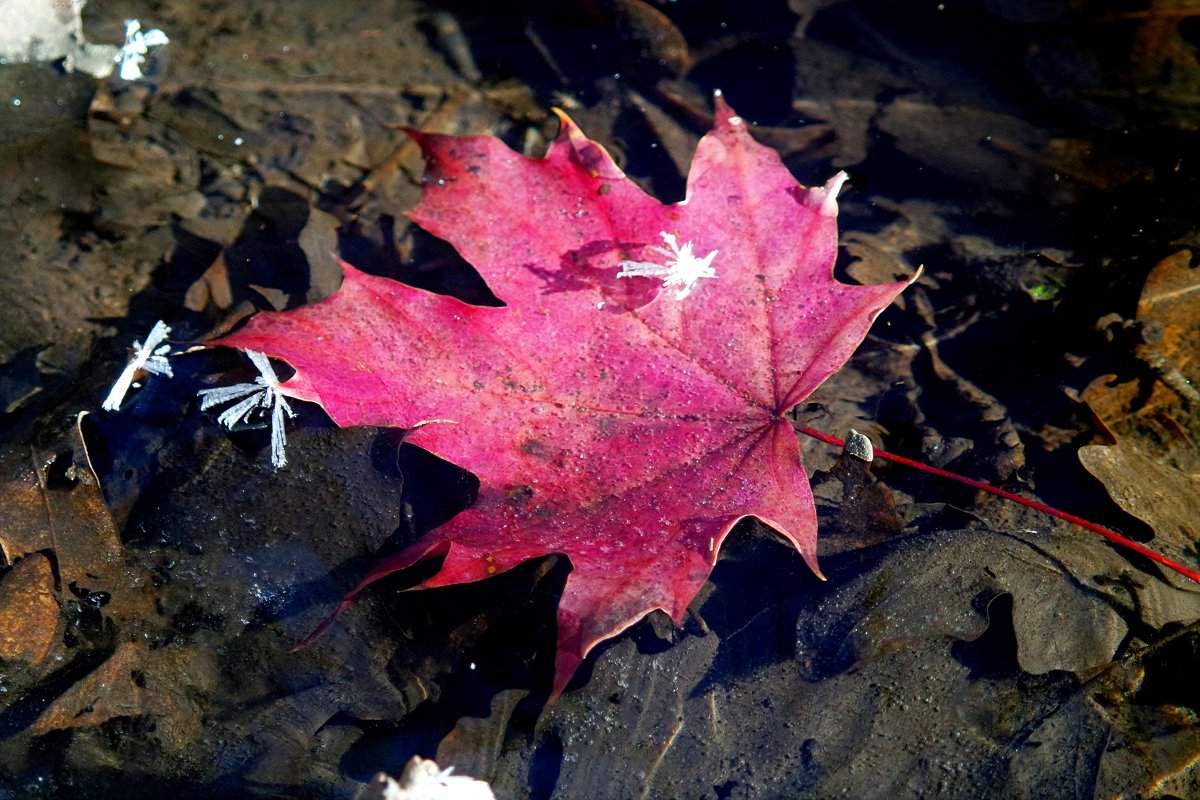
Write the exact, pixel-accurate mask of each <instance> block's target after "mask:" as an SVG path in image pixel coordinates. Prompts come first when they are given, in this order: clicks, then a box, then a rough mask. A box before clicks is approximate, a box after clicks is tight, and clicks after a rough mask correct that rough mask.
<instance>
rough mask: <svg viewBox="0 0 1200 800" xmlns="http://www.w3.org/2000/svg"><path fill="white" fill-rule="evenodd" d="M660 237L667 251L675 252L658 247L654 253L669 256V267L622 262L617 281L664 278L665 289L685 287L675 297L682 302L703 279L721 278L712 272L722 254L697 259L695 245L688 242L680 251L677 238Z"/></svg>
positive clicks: (649, 263)
mask: <svg viewBox="0 0 1200 800" xmlns="http://www.w3.org/2000/svg"><path fill="white" fill-rule="evenodd" d="M659 236H662V238H663V241H664V242H666V243H667V247H669V248H671V249H670V250H668V249H667V247H657V246H654V247H651V248H650V249H651V250H654V251H656V252H658V253H661V254H663V255H664V256H666V257H667V263H666V264H656V263H654V262H653V261H622V262H621V263H620V264H618V265H617V266H619V267H620V268H621V271H620V272H618V273H617V277H618V278H662V279H663V286H681V287H682V288H680V289H679V291H677V292H676V293H675V299H676V300H682V299H684V298H685V297H687V296H688V295H689V294H691V293H692V287H693V286H695V285H696V281H698V280H700V279H701V278H715V277H717V272H716V270H714V269H713V268H712V260H713V257H714V256H716V254H717V252H718V251H716V250H713V251H712V252H711V253H709V254H708V255H706V256H705V257H704V258H696V255H695V254H694V253H693V252H692V243H691V242H684V244H683V247H680V246H679V242H678V241H677V240H676V239H675V234H673V233H665V232H664V233H660V234H659Z"/></svg>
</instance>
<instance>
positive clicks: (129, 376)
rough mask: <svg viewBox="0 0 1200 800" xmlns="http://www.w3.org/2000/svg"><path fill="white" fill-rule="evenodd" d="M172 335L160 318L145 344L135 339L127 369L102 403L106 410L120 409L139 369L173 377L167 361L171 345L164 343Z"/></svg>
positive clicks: (122, 372)
mask: <svg viewBox="0 0 1200 800" xmlns="http://www.w3.org/2000/svg"><path fill="white" fill-rule="evenodd" d="M170 335H171V329H170V328H169V327H168V326H167V325H166V324H165V323H164V322H163V321H162V320H161V319H160V320H159V321H158V322H156V323H154V327H153V328H151V329H150V334H149V335H148V336H147V337H146V343H145V344H142V343H141V342H139V341H136V340H135V341H134V343H133V355H131V356H130V357H129V362H128V363H127V364H126V365H125V369H124V370H122V371H121V376H120V377H119V378H117V382H116V383H114V384H113V387H112V390H111V391H110V392H109V393H108V397H106V398H104V402H103V403H102V404H101V405H100V407H101V408H103V409H104V410H105V411H116V410H118V409H119V408H120V407H121V401H122V400H124V399H125V394H126V393H127V392H128V391H129V387H130V386H133V385H134V383H133V379H134V377H135V376H136V375H137V373H138V371H139V370H144V371H146V372H150V373H153V374H155V375H165V376H166V377H168V378H170V377H172V374H171V364H170V362H168V361H167V354H168V353H170V352H171V345H169V344H163V342H165V341H166V339H167V337H168V336H170Z"/></svg>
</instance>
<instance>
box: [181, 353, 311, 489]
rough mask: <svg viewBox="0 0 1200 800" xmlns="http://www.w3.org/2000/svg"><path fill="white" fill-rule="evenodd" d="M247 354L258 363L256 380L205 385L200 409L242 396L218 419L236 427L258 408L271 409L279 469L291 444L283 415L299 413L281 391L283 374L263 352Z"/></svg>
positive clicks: (274, 458) (274, 456)
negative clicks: (225, 384)
mask: <svg viewBox="0 0 1200 800" xmlns="http://www.w3.org/2000/svg"><path fill="white" fill-rule="evenodd" d="M246 355H248V356H250V360H251V361H253V362H254V366H256V367H258V371H259V376H258V377H257V378H255V379H254V383H235V384H234V385H233V386H217V387H215V388H212V389H201V390H200V392H199V394H200V396H201V397H202V398H203V399H202V400H201V401H200V409H201V410H202V411H203V410H205V409H207V408H209V407H210V406H215V405H218V404H219V403H224V402H227V401H229V400H239V398H240V400H239V402H237V403H235V404H234V405H232V406H230V407H229V408H227V409H225V410H224V411H222V412H221V416H219V417H217V422H219V423H221V424H222V425H224V426H225V427H226V428H229V429H231V430H232V428H233V426H234V425H236V424H238V423H239V422H244V421H246V419H247V418H248V417H249V416H250V413H251V412H252V411H254V410H255V409H256V408H268V407H269V408H270V409H271V463H272V464H273V465H275V468H276V469H279V468H280V467H282V466H284V465H285V464H287V457H286V456H285V455H284V452H283V449H284V447H285V446H286V445H287V433H286V432H285V431H284V428H283V415H284V413H285V412H286V413H287V415H288V416H289V417H294V416H296V412H294V411H292V407H291V406H289V405H288V402H287V400H285V399H284V397H283V393H282V392H280V391H279V378H277V377H276V376H275V370H274V369H272V368H271V362H270V361H269V360H267V357H266V356H265V355H263V354H262V353H259V352H257V351H254V350H247V351H246Z"/></svg>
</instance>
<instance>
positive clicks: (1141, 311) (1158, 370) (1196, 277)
mask: <svg viewBox="0 0 1200 800" xmlns="http://www.w3.org/2000/svg"><path fill="white" fill-rule="evenodd" d="M1198 288H1200V272H1198V271H1197V270H1196V269H1195V268H1194V267H1193V266H1192V257H1191V254H1190V253H1188V252H1186V251H1184V252H1179V253H1175V254H1174V255H1171V256H1168V257H1167V258H1165V259H1163V261H1161V262H1160V263H1159V264H1158V265H1157V266H1155V267H1154V269H1153V270H1151V272H1150V274H1149V276H1147V278H1146V283H1145V285H1144V287H1143V289H1142V296H1141V299H1140V301H1139V303H1138V324H1139V325H1140V326H1141V335H1142V338H1143V340H1144V341H1143V343H1142V344H1140V345H1138V348H1137V354H1138V355H1139V356H1140V357H1141V359H1142V361H1143V362H1144V363H1145V365H1146V367H1147V368H1148V369H1147V375H1146V376H1144V377H1143V378H1142V379H1140V380H1139V379H1132V380H1125V381H1121V380H1119V379H1118V378H1117V377H1116V376H1113V375H1105V376H1102V377H1100V378H1097V379H1096V380H1094V381H1093V382H1092V383H1091V385H1089V386H1088V387H1087V388H1086V389H1085V390H1084V391H1083V392H1082V393H1081V394H1080V399H1081V400H1082V401H1083V402H1084V403H1086V404H1087V405H1088V407H1089V408H1090V409H1091V410H1092V413H1093V414H1095V416H1096V418H1097V419H1098V421H1099V422H1100V423H1101V424H1102V426H1103V432H1104V433H1105V434H1106V435H1107V436H1108V437H1111V438H1112V440H1113V444H1111V445H1108V446H1105V445H1090V446H1087V447H1082V448H1080V450H1079V460H1080V461H1081V462H1082V463H1083V465H1084V467H1086V468H1087V470H1088V471H1089V472H1091V473H1092V474H1093V475H1095V476H1096V477H1097V478H1098V479H1099V480H1100V481H1101V482H1102V483H1104V485H1105V488H1107V489H1108V492H1109V494H1110V495H1111V496H1112V498H1113V500H1114V501H1115V502H1116V503H1117V504H1118V505H1119V506H1121V508H1123V509H1124V510H1125V511H1127V512H1129V513H1130V514H1132V515H1134V516H1135V517H1138V518H1139V519H1141V520H1143V521H1145V522H1146V523H1147V524H1148V525H1150V527H1151V528H1152V529H1153V530H1154V534H1155V539H1154V542H1155V544H1154V546H1155V547H1156V548H1157V549H1158V550H1159V551H1161V552H1163V553H1164V554H1165V555H1168V556H1169V557H1171V558H1174V559H1176V560H1178V561H1180V562H1181V563H1183V564H1185V565H1195V564H1196V563H1197V561H1198V542H1200V526H1198V525H1197V523H1196V508H1198V507H1200V456H1198V455H1197V450H1196V443H1197V442H1200V418H1198V417H1197V414H1196V411H1197V408H1196V403H1195V402H1194V400H1193V399H1192V397H1191V395H1192V394H1193V393H1194V392H1195V389H1194V388H1193V387H1192V381H1191V377H1190V376H1191V375H1193V374H1195V372H1196V366H1197V364H1200V329H1198V328H1197V327H1196V323H1195V321H1196V319H1200V291H1197V289H1198ZM1168 580H1170V581H1171V582H1172V584H1173V585H1176V586H1178V587H1179V588H1181V589H1185V590H1191V589H1194V588H1195V585H1194V584H1193V583H1192V582H1190V581H1187V580H1186V579H1183V578H1180V577H1177V576H1168Z"/></svg>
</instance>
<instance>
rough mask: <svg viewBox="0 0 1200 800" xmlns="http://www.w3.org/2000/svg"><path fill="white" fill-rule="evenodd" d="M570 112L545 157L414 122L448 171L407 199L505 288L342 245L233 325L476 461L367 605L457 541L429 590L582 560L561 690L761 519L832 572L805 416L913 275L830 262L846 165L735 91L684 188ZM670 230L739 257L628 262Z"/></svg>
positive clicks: (299, 390)
mask: <svg viewBox="0 0 1200 800" xmlns="http://www.w3.org/2000/svg"><path fill="white" fill-rule="evenodd" d="M561 119H562V120H563V124H562V129H561V130H560V133H559V135H558V136H557V137H556V139H555V140H554V142H553V143H552V144H551V146H550V148H549V149H548V151H547V153H546V156H545V157H544V158H541V159H531V158H527V157H525V156H523V155H520V154H518V153H515V152H513V151H512V150H510V149H509V148H508V147H506V146H505V145H503V144H502V143H501V142H499V141H498V140H496V139H494V138H492V137H467V138H456V137H450V136H442V135H436V134H423V133H416V134H414V138H416V140H417V141H418V142H419V143H420V145H421V147H422V149H423V151H424V152H425V154H426V159H427V164H428V165H429V166H428V169H429V173H428V174H429V176H430V177H431V180H429V181H427V183H426V187H425V191H424V193H423V197H422V200H421V203H420V204H419V205H418V206H417V208H416V209H414V211H413V212H412V213H411V215H410V216H411V218H412V219H413V220H414V221H415V222H416V223H417V224H419V225H421V226H422V227H424V228H426V229H427V230H429V231H430V232H431V233H433V234H435V235H438V236H440V237H442V238H444V239H446V240H447V241H449V242H450V243H451V244H452V245H453V246H454V247H455V248H456V249H457V250H458V251H459V253H460V254H461V255H462V256H463V257H464V258H465V259H466V260H467V261H468V262H470V263H471V264H472V265H473V266H474V267H475V268H476V269H477V270H478V271H479V273H480V275H481V276H482V277H483V278H484V280H485V281H486V282H487V284H488V286H489V287H490V288H491V290H492V292H493V293H494V294H495V295H496V296H497V297H498V298H500V299H501V300H502V301H503V302H504V303H505V306H503V307H500V308H483V307H478V306H471V305H467V304H465V303H462V302H460V301H458V300H455V299H453V298H449V297H444V296H440V295H435V294H431V293H429V292H426V291H423V290H420V289H416V288H413V287H409V286H405V285H403V284H398V283H395V282H392V281H388V280H385V279H382V278H376V277H372V276H369V275H365V274H363V273H361V272H358V271H357V270H355V269H353V268H352V267H349V265H344V270H345V281H344V284H343V286H342V288H341V289H340V290H339V291H338V292H337V293H335V294H334V295H333V296H332V297H330V298H329V299H327V300H325V301H323V302H322V303H319V304H317V305H314V306H310V307H305V308H301V309H297V310H294V311H290V312H285V313H279V314H276V313H264V314H260V315H258V316H257V317H255V318H254V319H252V320H251V321H250V322H249V323H248V324H247V325H246V326H245V327H244V328H243V329H242V330H240V331H238V332H236V333H234V334H232V335H231V336H229V337H226V338H225V339H223V340H220V341H219V342H218V343H220V344H225V345H229V346H234V347H239V348H243V349H253V350H255V351H258V352H263V353H266V354H268V355H270V356H271V357H274V358H280V359H283V360H285V361H287V362H288V363H289V364H291V366H292V367H293V368H294V369H295V370H296V374H295V376H294V377H293V378H292V379H291V380H290V381H288V382H286V383H284V384H281V386H280V387H279V389H278V391H279V392H280V393H282V394H285V395H287V396H290V397H296V398H298V399H305V400H312V401H315V402H319V403H320V404H321V405H322V406H323V407H324V408H325V410H326V412H327V413H329V415H330V416H331V417H332V418H333V420H334V421H335V422H336V423H337V424H339V425H386V426H396V427H402V428H410V429H412V430H410V432H409V434H408V436H407V439H406V440H407V441H409V442H411V443H413V444H416V445H418V446H420V447H423V448H425V449H427V450H429V451H430V452H432V453H434V454H436V455H439V456H441V457H443V458H445V459H447V460H449V461H451V462H453V463H455V464H458V465H460V466H462V467H464V468H466V469H469V470H471V471H473V472H474V473H475V474H476V475H477V476H478V478H479V481H480V487H479V493H478V498H477V500H476V502H475V503H474V504H473V505H472V506H471V507H470V508H468V509H467V510H466V511H464V512H462V513H460V514H459V515H457V516H456V517H454V518H453V519H451V520H450V521H449V522H448V523H446V524H445V525H443V526H442V527H440V528H438V529H436V530H434V531H432V532H430V533H429V534H426V535H425V536H424V537H422V538H421V539H420V540H419V541H417V542H415V543H414V544H413V545H411V546H410V547H409V548H407V549H405V550H403V551H401V552H400V553H398V554H396V555H395V556H393V557H391V558H388V559H386V560H384V561H382V562H381V563H379V564H378V565H376V567H375V568H374V569H372V570H371V572H370V573H369V574H368V575H367V576H366V577H365V578H364V580H363V581H362V582H361V583H360V585H359V586H358V587H356V588H355V589H354V590H353V591H352V592H350V594H349V595H347V601H348V600H349V598H350V597H353V595H354V594H356V593H357V592H359V591H361V590H362V589H363V588H365V587H366V586H367V585H369V584H371V583H373V582H374V581H376V580H379V579H380V578H382V577H384V576H386V575H388V574H391V573H392V572H395V571H397V570H402V569H405V568H407V567H409V566H411V565H413V564H414V563H416V562H417V561H420V560H422V559H425V558H431V557H441V558H443V559H444V560H443V562H442V565H441V567H440V569H439V570H438V572H437V573H435V574H434V575H433V576H431V577H430V578H428V579H427V580H425V581H424V582H422V583H421V584H419V585H418V586H417V587H414V588H434V587H439V586H447V585H451V584H456V583H463V582H468V581H475V580H482V579H484V578H486V577H489V576H490V575H493V574H495V573H496V572H502V571H505V570H508V569H511V568H513V567H515V566H516V565H517V564H519V563H521V562H523V561H526V560H528V559H530V558H537V557H541V556H545V555H548V554H562V555H565V556H567V557H568V558H569V559H570V561H571V564H572V571H571V573H570V575H569V576H568V579H567V583H566V586H565V587H564V590H563V594H562V598H561V601H560V604H559V610H558V625H559V634H558V637H559V640H558V654H557V657H556V670H555V680H554V687H553V694H554V695H557V694H558V693H559V692H561V691H562V690H563V688H565V686H566V683H567V681H568V680H569V679H570V677H571V675H572V674H573V673H574V671H575V669H576V667H577V666H578V664H579V663H580V661H581V660H582V659H583V658H584V657H586V655H587V653H588V651H590V650H591V649H592V648H593V647H594V646H595V645H596V644H597V643H598V642H600V641H603V640H604V639H607V638H611V637H612V636H615V635H617V634H618V633H620V631H622V630H624V629H625V628H627V627H628V626H630V625H632V624H633V623H634V622H636V621H637V620H639V619H641V618H642V617H643V616H645V615H646V614H647V613H649V612H650V611H652V610H655V609H661V610H663V611H665V612H666V613H667V614H669V615H670V616H671V618H672V619H673V620H675V622H676V623H680V622H681V621H682V617H683V614H684V613H685V610H686V608H687V605H688V603H690V602H691V600H692V598H693V597H695V595H696V593H697V592H698V591H699V589H700V587H701V585H702V584H703V583H704V581H705V580H707V578H708V575H709V574H710V572H711V570H712V567H713V565H714V564H715V562H716V559H717V556H718V554H719V552H720V548H721V545H722V543H723V541H724V539H725V537H726V536H727V535H728V533H729V531H730V530H731V529H732V528H733V527H734V525H735V524H736V523H737V522H738V521H739V520H741V519H743V518H746V517H751V516H752V517H756V518H758V519H760V520H762V521H764V522H765V523H766V524H768V525H770V526H771V527H772V528H773V529H774V530H776V531H777V532H778V533H779V534H780V535H781V536H783V537H784V538H786V539H787V540H788V541H790V542H791V543H792V544H793V545H794V546H795V547H796V548H797V549H798V550H799V551H800V553H801V555H802V556H803V557H804V559H805V561H806V562H807V563H808V564H809V566H810V567H812V569H813V570H814V572H817V574H818V575H819V574H820V573H819V572H818V571H817V563H816V513H815V508H814V505H813V500H812V494H811V489H810V488H809V485H808V479H807V476H806V475H805V473H804V470H803V467H802V465H801V464H800V458H799V447H798V444H797V441H796V435H795V432H794V431H793V430H792V427H791V425H790V424H789V423H788V422H787V421H786V420H785V419H784V417H783V414H784V413H785V412H786V411H787V410H788V409H789V408H791V407H792V406H793V405H795V404H796V403H798V402H800V401H801V400H802V399H803V398H804V397H806V396H807V395H808V394H809V393H810V392H811V391H812V390H813V389H815V388H816V386H817V385H819V384H820V383H821V382H822V381H823V380H825V378H826V377H828V376H829V375H830V374H831V373H832V372H833V371H835V370H836V369H837V368H838V367H840V366H841V364H842V363H843V362H844V361H845V360H846V358H848V357H849V355H850V353H851V352H852V351H853V350H854V348H855V347H857V345H858V344H859V343H860V342H861V340H862V338H863V337H864V336H865V335H866V332H867V329H868V328H869V326H870V324H871V321H872V320H873V319H874V317H875V316H876V315H877V314H878V313H879V312H880V311H881V310H882V309H883V308H884V307H885V306H886V305H887V304H888V303H890V302H891V300H892V299H893V298H894V297H895V295H896V294H897V293H899V291H900V290H901V289H902V288H903V287H904V286H905V285H906V282H900V283H895V284H888V285H883V286H846V285H843V284H840V283H838V282H837V281H836V280H835V279H834V277H833V261H834V256H835V254H836V239H837V232H836V227H835V219H834V215H835V214H836V199H835V198H836V194H837V190H838V188H839V187H840V183H841V181H842V180H844V177H841V176H839V177H837V178H835V179H834V180H833V181H831V182H830V183H829V184H826V186H825V187H820V188H816V189H805V188H803V187H800V186H798V184H797V183H796V181H795V179H794V178H793V177H792V176H791V174H790V172H788V170H787V169H786V168H785V167H784V166H783V164H782V162H781V161H780V159H779V156H778V155H777V154H776V153H775V152H774V151H772V150H770V149H768V148H766V147H763V146H762V145H760V144H758V143H757V142H755V141H754V140H753V138H752V137H751V136H750V134H749V133H748V131H747V130H746V126H745V124H744V123H742V122H741V120H740V118H738V117H736V115H734V114H733V112H732V110H731V109H729V107H728V106H727V105H725V103H724V101H723V100H721V99H720V98H718V100H717V113H716V122H715V125H714V128H713V130H712V131H711V132H710V133H709V134H708V135H707V136H705V137H704V138H703V139H702V140H701V142H700V144H699V146H698V148H697V152H696V155H695V158H694V160H693V165H692V169H691V171H690V173H689V176H688V183H687V187H688V188H687V196H686V199H685V200H684V201H683V202H681V203H677V204H674V205H663V204H661V203H659V202H658V201H657V200H656V199H654V198H653V197H650V196H649V195H647V194H645V193H644V192H643V191H642V190H641V189H639V188H638V187H637V186H636V185H634V184H633V183H632V182H631V181H629V180H628V179H627V178H625V176H624V175H623V173H621V171H620V169H619V168H617V166H616V165H615V163H613V162H612V159H611V158H610V157H609V156H608V154H607V153H606V152H605V151H604V149H603V148H602V147H601V146H600V145H598V144H596V143H594V142H591V141H590V140H588V139H587V138H586V137H584V136H583V134H582V133H581V132H580V131H579V130H578V128H576V127H575V126H574V124H573V123H571V121H570V120H569V119H567V118H566V117H565V116H561ZM664 232H668V233H670V234H671V235H672V236H676V237H678V239H677V241H678V242H686V243H690V244H691V245H692V247H693V248H694V250H693V252H695V253H710V252H712V251H718V250H719V251H720V261H719V264H720V271H719V277H717V278H716V279H714V280H710V281H706V282H705V283H704V284H703V285H701V286H698V287H696V294H695V295H694V296H692V297H689V298H687V300H686V301H682V302H681V300H682V298H679V297H677V296H674V295H676V291H675V290H674V289H672V288H667V287H664V286H663V285H662V283H661V281H659V280H655V279H639V280H622V279H620V278H619V273H620V272H621V271H622V269H623V268H622V266H621V264H622V262H623V261H625V262H628V261H633V260H637V261H642V260H647V259H643V257H642V256H643V254H645V253H646V252H647V250H648V248H652V247H656V246H658V243H659V242H661V241H663V240H664V239H663V236H662V234H663V233H664ZM651 252H653V251H651ZM363 364H369V365H370V366H369V367H368V368H365V369H364V368H362V365H363ZM434 420H452V421H453V422H455V423H456V424H443V423H440V422H432V421H434ZM344 607H345V602H343V604H342V606H340V607H339V610H340V609H341V608H344Z"/></svg>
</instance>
